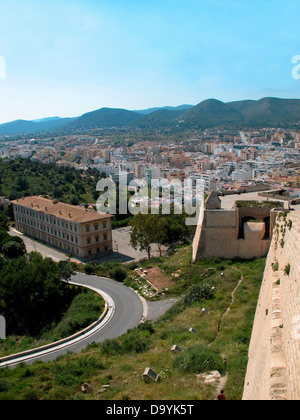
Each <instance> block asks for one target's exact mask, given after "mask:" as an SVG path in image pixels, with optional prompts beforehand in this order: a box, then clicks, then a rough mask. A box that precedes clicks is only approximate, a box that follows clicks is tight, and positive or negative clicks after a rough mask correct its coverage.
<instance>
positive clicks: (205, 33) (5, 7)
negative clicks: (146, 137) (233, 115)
mask: <svg viewBox="0 0 300 420" xmlns="http://www.w3.org/2000/svg"><path fill="white" fill-rule="evenodd" d="M1 3H2V4H1V14H0V57H1V58H2V59H1V60H0V66H2V67H1V68H0V124H1V123H5V122H9V121H13V120H17V119H26V120H34V119H39V118H47V117H53V116H59V117H75V116H80V115H82V114H83V113H86V112H89V111H93V110H96V109H99V108H102V107H109V108H124V109H129V110H137V109H146V108H151V107H162V106H178V105H182V104H191V105H196V104H198V103H199V102H201V101H203V100H205V99H209V98H215V99H218V100H221V101H224V102H230V101H236V100H244V99H261V98H263V97H266V96H273V97H280V98H298V99H299V98H300V80H299V79H295V78H293V77H292V70H293V68H294V67H295V64H293V63H292V59H293V57H295V56H299V54H300V46H299V45H300V42H299V41H300V39H299V38H300V33H299V23H298V16H299V15H300V4H299V2H298V1H296V0H286V1H285V2H282V1H281V0H273V1H272V2H270V1H268V0H260V1H258V0H252V1H251V2H241V1H238V0H151V1H150V0H149V1H148V0H145V1H141V0H126V1H124V0H97V1H96V0H86V1H84V2H82V1H79V0H62V1H57V0H53V1H52V2H51V3H46V2H41V1H38V0H28V1H26V2H24V1H21V0H12V1H10V2H9V3H5V2H3V1H2V2H1ZM245 3H247V4H245ZM4 65H5V69H4V68H3V66H4ZM1 75H2V77H1ZM4 76H5V77H4Z"/></svg>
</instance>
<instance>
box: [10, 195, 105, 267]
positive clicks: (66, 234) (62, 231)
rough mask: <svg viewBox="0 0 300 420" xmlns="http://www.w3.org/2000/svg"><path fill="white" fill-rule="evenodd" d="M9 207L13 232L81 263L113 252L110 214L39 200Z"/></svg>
mask: <svg viewBox="0 0 300 420" xmlns="http://www.w3.org/2000/svg"><path fill="white" fill-rule="evenodd" d="M12 204H13V208H14V216H15V223H16V229H17V230H18V231H19V232H22V233H23V234H25V235H27V236H30V237H32V238H34V239H37V240H38V241H40V242H43V243H45V244H48V245H50V246H52V247H54V248H57V249H60V250H62V251H64V252H66V253H70V254H72V255H73V256H75V257H77V258H79V259H82V260H89V259H95V258H97V257H100V256H102V255H103V254H106V253H110V252H112V227H111V216H110V215H107V214H105V215H102V214H99V213H98V212H97V211H95V210H92V209H86V208H84V207H77V206H72V205H70V204H65V203H61V202H59V201H57V200H49V199H46V198H42V197H25V198H22V199H19V200H15V201H13V202H12Z"/></svg>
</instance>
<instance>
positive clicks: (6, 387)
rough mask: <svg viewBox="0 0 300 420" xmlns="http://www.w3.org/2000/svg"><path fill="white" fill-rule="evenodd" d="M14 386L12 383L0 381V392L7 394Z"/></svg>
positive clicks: (4, 380)
mask: <svg viewBox="0 0 300 420" xmlns="http://www.w3.org/2000/svg"><path fill="white" fill-rule="evenodd" d="M13 386H14V384H13V383H12V382H9V381H7V380H6V379H0V392H8V391H10V390H11V388H12V387H13Z"/></svg>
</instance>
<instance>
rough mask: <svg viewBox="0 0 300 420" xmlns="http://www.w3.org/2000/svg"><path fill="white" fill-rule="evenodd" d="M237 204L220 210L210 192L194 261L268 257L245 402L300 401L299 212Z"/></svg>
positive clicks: (254, 327)
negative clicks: (217, 258) (228, 208)
mask: <svg viewBox="0 0 300 420" xmlns="http://www.w3.org/2000/svg"><path fill="white" fill-rule="evenodd" d="M237 204H238V205H235V206H234V208H233V209H231V210H225V209H222V208H221V201H220V199H219V197H218V195H217V194H216V193H214V192H213V193H211V195H210V196H209V198H208V199H207V201H206V203H205V207H204V206H202V209H201V214H200V218H199V224H198V227H197V231H196V235H195V239H194V243H193V259H194V261H197V260H199V259H202V258H212V257H219V258H226V259H228V258H229V259H231V258H235V257H239V258H244V259H251V258H255V257H265V256H267V259H266V267H265V273H264V278H263V283H262V287H261V291H260V296H259V301H258V304H257V309H256V315H255V320H254V325H253V331H252V337H251V342H250V348H249V359H248V367H247V374H246V378H245V384H244V394H243V400H299V399H300V380H299V374H300V212H298V211H297V212H295V211H290V212H289V211H287V210H285V209H283V208H276V205H277V204H278V203H267V204H258V203H257V204H254V203H247V202H245V203H244V204H239V203H237ZM274 207H275V208H274ZM253 219H255V222H253Z"/></svg>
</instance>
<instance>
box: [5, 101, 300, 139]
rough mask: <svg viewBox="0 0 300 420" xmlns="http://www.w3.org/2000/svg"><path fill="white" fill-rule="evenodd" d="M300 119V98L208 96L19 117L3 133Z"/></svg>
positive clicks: (288, 123)
mask: <svg viewBox="0 0 300 420" xmlns="http://www.w3.org/2000/svg"><path fill="white" fill-rule="evenodd" d="M299 122H300V100H299V99H279V98H263V99H260V100H258V101H254V100H245V101H236V102H228V103H224V102H221V101H218V100H216V99H208V100H205V101H203V102H200V103H199V104H198V105H196V106H190V105H182V106H178V107H162V108H150V109H149V110H144V111H128V110H126V109H117V108H101V109H98V110H96V111H93V112H88V113H86V114H84V115H82V116H80V117H78V118H48V119H47V118H46V119H43V120H38V121H25V120H18V121H14V122H11V123H6V124H2V125H0V136H4V135H16V134H28V133H32V134H34V133H41V132H46V131H50V130H53V134H54V133H55V130H60V131H63V133H64V134H69V133H70V134H71V133H74V132H76V133H78V132H80V131H83V132H85V131H89V130H94V129H102V128H104V129H111V128H122V127H130V128H131V129H132V128H134V127H136V128H139V129H143V128H145V129H157V128H160V127H161V128H166V127H168V128H176V129H178V127H181V129H182V130H184V129H186V128H190V127H193V128H196V129H197V128H199V129H205V128H209V127H218V126H219V127H222V128H232V127H233V126H234V127H243V126H252V127H262V126H286V127H289V126H293V125H296V124H298V123H299Z"/></svg>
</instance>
